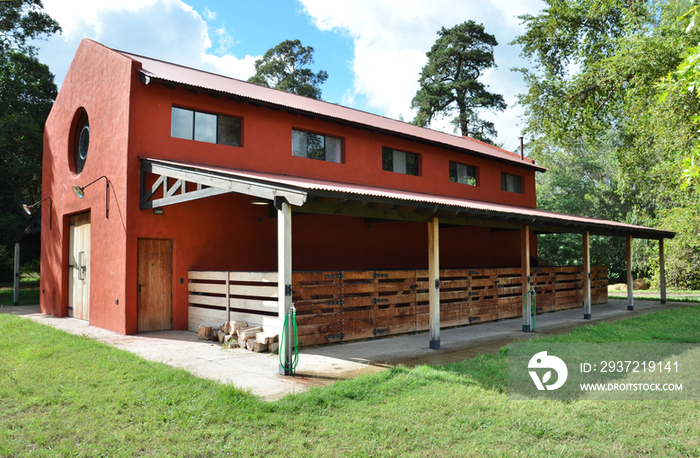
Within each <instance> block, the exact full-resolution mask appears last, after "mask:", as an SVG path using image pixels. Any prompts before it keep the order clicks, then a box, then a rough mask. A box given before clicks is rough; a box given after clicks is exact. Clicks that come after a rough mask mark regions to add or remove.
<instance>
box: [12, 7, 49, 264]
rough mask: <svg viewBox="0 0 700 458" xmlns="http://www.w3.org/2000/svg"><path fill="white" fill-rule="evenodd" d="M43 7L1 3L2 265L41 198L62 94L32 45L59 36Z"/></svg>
mask: <svg viewBox="0 0 700 458" xmlns="http://www.w3.org/2000/svg"><path fill="white" fill-rule="evenodd" d="M42 8H43V5H42V4H41V1H39V0H16V1H12V2H0V170H2V173H0V247H2V249H1V250H0V258H3V256H2V253H5V256H4V258H5V259H0V266H7V265H8V263H7V262H4V261H6V260H7V253H12V250H11V249H10V247H9V244H10V242H11V240H12V238H13V237H14V235H15V233H17V232H18V231H19V230H20V229H22V227H23V226H24V224H25V223H26V221H27V219H26V218H27V215H26V214H25V213H24V211H23V210H22V207H21V204H22V203H33V202H35V201H37V200H39V199H40V198H41V161H42V152H43V140H44V123H45V122H46V118H47V116H48V114H49V111H50V110H51V106H52V104H53V100H54V99H55V97H56V95H57V93H58V90H57V88H56V85H55V83H54V81H53V75H52V74H51V72H49V69H48V67H47V66H46V65H44V64H42V63H40V62H39V61H38V59H37V58H36V48H35V47H34V46H31V45H29V44H28V42H29V41H30V40H34V39H38V38H42V37H44V36H47V35H50V34H53V33H56V32H58V31H60V27H59V26H58V23H57V22H56V21H54V20H53V19H51V17H49V16H48V15H47V14H46V13H44V12H43V11H42ZM9 265H10V266H11V264H9ZM0 270H2V269H0ZM11 272H12V271H11V270H10V272H9V273H8V272H6V271H0V277H3V276H8V275H11Z"/></svg>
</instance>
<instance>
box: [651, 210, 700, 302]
mask: <svg viewBox="0 0 700 458" xmlns="http://www.w3.org/2000/svg"><path fill="white" fill-rule="evenodd" d="M662 228H663V229H666V230H669V231H674V232H676V236H675V237H674V238H673V239H671V240H666V241H665V242H664V257H665V259H666V262H665V268H666V284H667V285H668V287H670V288H674V289H693V290H697V289H700V238H699V237H698V235H700V203H698V202H695V203H694V204H693V205H689V206H687V207H677V208H674V209H671V210H668V211H667V212H666V214H665V215H664V218H663V223H662ZM653 259H654V267H657V266H658V257H656V256H654V257H653ZM655 271H657V272H658V269H655ZM653 284H654V285H658V284H659V278H658V274H657V275H656V276H655V278H654V282H653Z"/></svg>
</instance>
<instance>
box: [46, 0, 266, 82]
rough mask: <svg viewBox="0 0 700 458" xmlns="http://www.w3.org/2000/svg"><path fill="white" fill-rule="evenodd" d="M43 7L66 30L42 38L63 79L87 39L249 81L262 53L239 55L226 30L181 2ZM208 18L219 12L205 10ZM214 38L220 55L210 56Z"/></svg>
mask: <svg viewBox="0 0 700 458" xmlns="http://www.w3.org/2000/svg"><path fill="white" fill-rule="evenodd" d="M43 3H44V8H45V10H46V12H47V13H49V15H51V16H52V17H53V18H54V19H56V20H57V21H58V22H59V24H61V27H62V28H63V34H62V35H61V36H54V37H51V38H50V39H49V40H48V41H47V42H38V43H37V45H38V46H39V48H40V58H41V60H42V61H43V62H45V63H47V64H48V65H49V67H50V68H51V70H52V71H53V72H54V73H55V74H56V81H57V83H58V84H60V83H61V81H62V80H63V77H64V76H65V73H66V72H67V71H68V67H69V65H70V61H71V59H72V56H73V55H74V54H75V51H76V49H77V47H78V44H79V43H80V40H81V39H82V38H91V39H94V40H96V41H98V42H100V43H102V44H104V45H105V46H108V47H111V48H115V49H120V50H124V51H129V52H131V53H134V54H141V55H144V56H149V57H154V58H157V59H162V60H167V61H170V62H175V63H178V64H182V65H187V66H191V67H195V68H200V69H203V70H208V71H212V72H216V73H221V74H225V75H228V76H232V77H234V78H240V79H247V78H248V77H249V76H251V75H252V74H253V73H254V72H255V70H254V62H255V59H256V58H257V57H255V56H245V57H242V58H237V57H235V56H233V55H230V54H224V53H226V52H228V50H229V48H230V47H231V46H232V45H233V44H234V43H233V38H232V37H231V36H230V35H229V34H228V32H227V31H226V29H225V28H222V27H220V28H217V29H213V30H212V29H210V27H209V25H208V24H207V22H206V21H205V19H204V18H203V17H202V16H201V15H200V14H199V13H198V12H196V11H195V10H194V9H193V8H192V7H191V6H189V5H187V4H185V3H184V2H183V1H182V0H121V1H119V2H95V1H94V0H44V2H43ZM204 14H205V16H206V17H207V18H209V19H212V18H215V17H216V13H214V12H211V11H209V10H206V9H205V12H204ZM212 39H215V40H216V43H217V44H218V47H217V49H216V53H217V54H222V55H214V54H211V53H210V51H211V48H212Z"/></svg>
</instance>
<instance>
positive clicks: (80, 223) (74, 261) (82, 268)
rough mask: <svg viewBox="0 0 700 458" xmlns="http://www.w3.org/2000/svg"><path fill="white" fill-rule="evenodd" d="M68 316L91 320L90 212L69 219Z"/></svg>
mask: <svg viewBox="0 0 700 458" xmlns="http://www.w3.org/2000/svg"><path fill="white" fill-rule="evenodd" d="M68 223H69V237H70V242H69V248H68V250H69V254H68V316H72V317H75V318H80V319H81V320H90V212H86V213H80V214H77V215H72V216H71V217H70V218H69V220H68Z"/></svg>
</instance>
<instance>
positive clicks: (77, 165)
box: [73, 108, 90, 175]
mask: <svg viewBox="0 0 700 458" xmlns="http://www.w3.org/2000/svg"><path fill="white" fill-rule="evenodd" d="M76 116H77V117H78V123H77V124H76V126H75V134H74V137H73V169H74V170H75V173H76V174H78V175H80V174H81V173H82V171H83V167H85V161H86V160H87V155H88V148H89V147H90V121H89V120H88V115H87V112H86V111H85V110H84V109H82V108H81V109H80V110H78V112H77V113H76Z"/></svg>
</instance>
